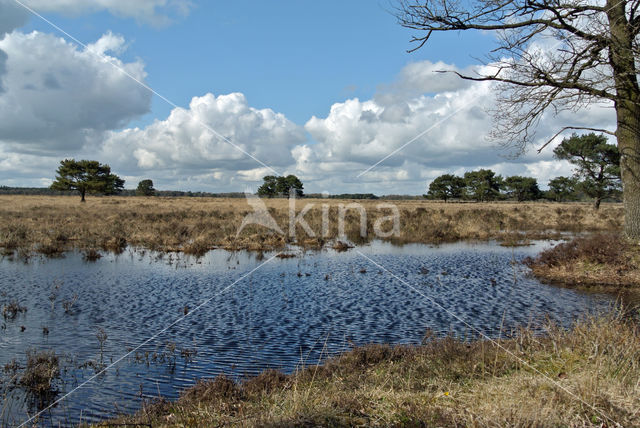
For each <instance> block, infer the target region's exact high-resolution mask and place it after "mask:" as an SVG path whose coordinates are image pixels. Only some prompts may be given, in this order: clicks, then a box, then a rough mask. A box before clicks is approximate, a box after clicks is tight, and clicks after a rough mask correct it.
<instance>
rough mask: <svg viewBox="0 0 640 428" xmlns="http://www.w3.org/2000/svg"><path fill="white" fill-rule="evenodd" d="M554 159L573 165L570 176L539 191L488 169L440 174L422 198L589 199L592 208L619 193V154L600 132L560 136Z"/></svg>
mask: <svg viewBox="0 0 640 428" xmlns="http://www.w3.org/2000/svg"><path fill="white" fill-rule="evenodd" d="M553 153H554V157H555V158H556V159H561V160H567V161H569V162H570V163H571V164H573V165H574V167H575V169H574V174H573V176H572V177H562V176H561V177H556V178H554V179H552V180H551V181H549V190H547V191H544V192H543V191H541V190H540V188H539V186H538V180H537V179H536V178H533V177H523V176H519V175H515V176H511V177H506V178H503V177H502V176H500V175H496V173H495V172H493V171H491V170H490V169H480V170H477V171H469V172H466V173H465V174H464V176H462V177H459V176H456V175H453V174H444V175H441V176H439V177H437V178H436V179H435V180H433V181H432V182H431V184H429V189H428V192H427V194H426V195H424V196H425V197H427V198H429V199H440V200H444V201H445V202H446V201H448V200H450V199H462V200H475V201H481V202H487V201H496V200H505V199H510V200H516V201H520V202H521V201H533V200H537V199H549V200H553V201H575V200H580V199H584V198H590V199H593V204H594V207H595V208H596V209H598V208H599V207H600V203H601V202H602V200H603V199H607V198H619V197H620V196H621V189H622V186H621V180H620V154H619V152H618V148H617V146H615V145H613V144H609V143H608V142H607V138H606V137H605V136H604V135H596V134H594V133H590V134H586V135H581V136H578V135H576V134H573V135H572V136H571V137H570V138H566V139H564V140H563V141H562V142H561V143H560V144H559V145H558V146H557V147H556V148H555V149H554V151H553Z"/></svg>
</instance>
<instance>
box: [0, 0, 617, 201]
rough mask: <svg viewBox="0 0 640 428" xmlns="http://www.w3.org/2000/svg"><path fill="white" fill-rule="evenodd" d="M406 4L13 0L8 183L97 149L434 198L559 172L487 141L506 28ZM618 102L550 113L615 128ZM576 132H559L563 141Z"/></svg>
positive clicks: (562, 167)
mask: <svg viewBox="0 0 640 428" xmlns="http://www.w3.org/2000/svg"><path fill="white" fill-rule="evenodd" d="M392 12H393V0H382V1H376V0H350V1H348V2H344V1H334V0H326V1H323V2H317V1H307V0H280V1H277V2H265V1H257V0H256V1H254V0H246V1H244V2H223V1H217V0H210V1H205V0H137V1H131V0H91V1H89V0H0V185H5V186H35V187H41V186H48V185H49V184H50V183H51V182H52V180H53V178H54V176H55V170H56V168H57V166H58V164H59V162H60V160H62V159H65V158H75V159H95V160H99V161H100V162H102V163H107V164H109V165H110V166H111V168H112V171H113V172H115V173H116V174H118V175H120V176H121V177H122V178H124V179H125V180H126V184H125V187H126V188H135V187H136V185H137V183H138V181H140V180H142V179H147V178H149V179H152V180H153V182H154V185H155V187H156V188H158V189H163V190H164V189H166V190H169V189H172V190H191V191H210V192H231V191H238V192H242V191H246V190H256V189H257V187H258V186H259V185H260V183H261V182H262V177H264V176H265V175H276V174H277V175H286V174H295V175H297V176H298V177H299V178H300V179H301V180H302V182H303V183H304V185H305V191H306V192H307V193H317V192H329V193H334V194H335V193H347V192H354V193H375V194H378V195H381V194H416V195H419V194H423V193H425V192H426V189H427V186H428V183H429V182H430V181H431V180H433V179H434V178H435V177H437V176H438V175H441V174H444V173H454V174H459V175H462V174H464V172H465V171H471V170H474V169H478V168H491V169H493V170H494V171H496V172H498V173H500V174H502V175H504V176H508V175H527V176H534V177H536V178H538V180H539V183H540V185H541V187H542V188H545V187H546V184H547V182H548V181H549V179H551V178H553V177H556V176H559V175H570V174H571V172H572V170H571V167H570V165H569V164H568V163H566V162H565V161H556V160H554V159H553V153H552V149H553V144H552V145H551V146H550V147H548V148H547V149H546V150H544V151H543V152H542V153H540V154H538V153H537V152H536V150H535V149H536V148H537V147H533V146H532V147H531V148H530V150H528V151H527V152H526V153H524V154H523V155H522V156H520V157H517V158H513V157H512V156H510V154H511V153H512V151H510V150H508V149H505V148H503V147H501V146H500V145H498V144H496V142H495V141H491V140H489V139H488V138H487V135H488V133H489V131H490V130H491V127H492V119H491V115H490V114H489V113H488V110H489V109H490V108H491V107H492V106H493V105H495V88H494V87H493V86H492V84H491V83H488V82H469V81H464V80H461V79H459V78H457V77H456V76H454V75H452V74H441V73H436V71H437V70H442V69H447V70H464V71H472V70H473V69H474V67H478V66H481V60H482V58H483V55H484V54H485V53H487V52H488V51H489V50H490V49H491V48H492V47H495V44H494V39H493V37H494V36H493V35H492V34H490V33H481V32H474V33H466V32H457V33H450V34H437V35H436V36H434V37H433V38H432V39H431V40H430V41H429V42H428V43H427V44H426V45H425V46H424V47H423V48H421V49H419V50H417V51H415V52H413V53H409V52H407V51H408V50H409V49H411V48H413V47H415V45H412V44H411V43H410V40H411V37H412V36H414V35H418V36H420V33H417V32H415V31H414V30H408V29H405V28H403V27H401V26H400V25H398V23H397V22H396V18H395V17H394V16H393V13H392ZM614 119H615V118H614V116H613V111H612V109H610V108H604V107H598V106H593V107H591V108H588V109H586V110H582V111H579V112H563V113H561V114H560V115H558V116H557V117H554V116H551V115H547V116H545V118H543V120H542V122H541V123H540V125H539V128H538V132H537V138H538V141H537V144H534V146H535V145H542V144H543V143H544V142H545V141H546V140H548V139H549V138H550V137H551V136H553V135H554V134H555V133H556V132H557V131H558V130H559V129H560V128H561V127H562V126H565V125H578V126H593V127H599V128H608V129H612V127H614V126H615V120H614ZM561 138H562V136H561V137H559V138H558V139H556V140H555V142H554V144H557V143H558V142H559V141H560V140H561Z"/></svg>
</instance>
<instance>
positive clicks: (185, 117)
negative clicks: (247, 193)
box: [103, 93, 306, 181]
mask: <svg viewBox="0 0 640 428" xmlns="http://www.w3.org/2000/svg"><path fill="white" fill-rule="evenodd" d="M220 136H224V137H225V139H227V140H228V141H230V142H231V143H232V144H230V143H229V142H227V141H225V140H223V139H222V138H220ZM305 139H306V137H305V135H304V132H303V130H302V128H301V127H300V126H298V125H296V124H294V123H293V122H291V121H289V120H288V119H287V118H286V117H285V116H284V115H283V114H281V113H276V112H274V111H273V110H271V109H256V108H254V107H251V106H249V104H248V102H247V100H246V98H245V96H244V95H243V94H240V93H231V94H228V95H219V96H217V97H216V96H215V95H213V94H206V95H204V96H202V97H194V98H193V99H192V100H191V103H190V105H189V109H184V108H175V109H174V110H172V111H171V113H170V115H169V117H168V118H167V119H165V120H156V121H155V122H153V123H152V124H150V125H149V126H147V127H145V128H144V129H139V128H135V129H126V130H123V131H117V132H112V133H110V135H109V137H108V138H107V140H106V142H105V144H104V147H103V152H104V154H105V156H107V157H110V158H112V159H113V163H114V164H115V163H117V164H119V165H120V166H121V168H125V169H126V170H127V171H132V172H133V171H136V170H138V171H139V170H150V169H153V170H155V171H158V172H160V171H172V173H175V172H180V173H184V174H189V175H197V174H205V175H206V173H212V172H216V171H226V173H227V174H230V175H232V176H234V177H236V178H237V179H239V180H248V181H255V180H256V179H260V178H261V177H262V176H263V175H266V174H273V172H272V171H269V170H268V169H266V168H263V167H261V166H260V164H259V163H258V162H256V160H254V159H252V158H251V157H249V156H247V155H246V154H244V153H243V152H242V151H245V152H247V153H249V154H251V155H252V156H254V157H255V158H256V159H259V160H260V161H262V162H264V163H265V164H266V165H269V166H271V167H273V168H275V169H279V168H281V167H286V166H288V165H290V164H292V163H293V158H292V156H291V149H292V148H293V147H294V146H295V145H297V144H300V143H302V142H304V141H305ZM240 149H241V150H242V151H241V150H240ZM256 168H258V169H256ZM256 171H257V172H256ZM162 174H164V172H162ZM255 174H261V175H259V177H257V176H256V175H255Z"/></svg>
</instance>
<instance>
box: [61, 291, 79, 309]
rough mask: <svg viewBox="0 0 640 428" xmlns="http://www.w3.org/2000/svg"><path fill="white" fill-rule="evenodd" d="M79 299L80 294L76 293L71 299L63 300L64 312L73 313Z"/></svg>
mask: <svg viewBox="0 0 640 428" xmlns="http://www.w3.org/2000/svg"><path fill="white" fill-rule="evenodd" d="M77 301H78V294H77V293H74V294H73V296H71V298H70V299H66V300H63V301H62V307H63V308H64V312H65V313H66V314H72V313H73V306H74V305H75V304H76V302H77Z"/></svg>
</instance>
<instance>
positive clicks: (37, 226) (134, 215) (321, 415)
mask: <svg viewBox="0 0 640 428" xmlns="http://www.w3.org/2000/svg"><path fill="white" fill-rule="evenodd" d="M264 202H265V203H266V206H267V208H268V209H269V213H270V214H271V216H272V217H273V218H274V219H275V220H276V222H277V223H278V225H279V227H280V228H281V229H282V230H283V231H284V232H285V233H284V234H280V233H275V232H273V231H269V230H267V229H265V228H262V227H260V226H248V227H246V228H245V229H244V230H243V231H242V232H241V233H240V234H237V231H238V229H239V228H240V226H241V224H242V220H243V218H244V217H245V215H246V214H249V213H251V212H253V209H252V208H251V206H249V204H248V203H247V201H246V200H244V199H223V198H142V197H140V198H134V197H126V198H125V197H103V198H99V197H91V198H88V199H87V202H86V203H83V204H81V203H80V202H79V198H77V197H45V196H0V246H1V247H3V251H4V253H5V254H11V257H24V258H28V257H29V256H30V255H32V254H35V253H40V254H44V255H48V256H57V255H61V254H63V253H64V251H67V250H72V249H76V250H80V251H84V252H85V253H86V254H92V252H100V251H116V252H118V251H120V250H122V249H123V248H125V247H126V246H133V247H139V248H145V249H152V250H157V251H182V252H185V253H191V254H202V253H203V252H206V251H207V250H209V249H211V248H226V249H231V250H233V249H249V250H256V251H261V250H278V249H282V248H284V247H286V246H287V244H292V243H294V240H293V238H292V237H290V236H288V234H287V233H286V232H288V224H289V202H288V201H287V200H285V199H270V200H264ZM355 202H357V203H359V204H360V205H361V206H362V207H363V208H364V210H365V211H366V214H367V218H366V223H365V229H366V231H367V236H366V237H365V238H362V237H361V236H360V232H361V230H360V226H361V223H360V221H361V218H360V212H358V211H357V210H355V209H350V210H348V211H347V212H346V215H345V216H344V218H345V220H344V231H345V235H346V240H349V241H351V242H352V243H354V244H359V243H363V242H366V241H367V240H369V239H374V238H375V234H374V233H373V232H374V225H375V224H376V222H377V221H378V220H379V219H382V218H383V217H386V216H389V215H391V214H392V212H391V211H390V209H388V207H387V208H385V207H384V206H383V207H381V206H379V205H380V204H393V205H395V206H396V207H397V209H398V213H399V220H400V227H399V234H398V236H394V237H389V238H386V239H392V240H393V241H394V242H396V243H398V244H401V243H413V242H417V243H429V244H434V243H441V242H451V241H457V240H465V239H466V240H485V239H496V240H499V241H501V242H502V243H503V244H504V245H523V244H526V243H527V241H528V240H530V239H537V238H541V239H544V238H564V237H566V238H570V237H572V236H574V235H578V236H579V237H578V239H576V240H573V241H569V242H567V243H565V244H560V246H557V247H556V249H555V250H554V249H552V250H550V251H547V252H544V253H542V254H540V255H539V256H538V257H537V258H536V259H533V260H529V261H528V264H529V265H530V267H531V268H532V271H533V273H534V274H536V275H538V276H540V277H542V278H545V279H548V280H550V281H555V282H558V281H559V282H562V283H564V284H566V285H571V286H572V285H576V284H577V285H581V286H585V285H590V286H593V285H596V286H597V285H603V284H604V285H606V286H607V287H608V290H609V291H613V290H618V289H620V288H621V287H622V286H626V287H634V286H637V285H639V284H638V278H640V275H639V274H638V268H637V266H638V265H639V264H640V263H638V261H639V260H640V258H638V249H637V248H636V247H637V246H634V245H632V244H630V243H628V242H626V241H624V240H623V239H622V238H621V237H620V235H619V231H620V230H621V227H622V223H623V210H622V206H621V205H620V204H604V205H603V206H602V207H601V208H600V210H598V211H594V210H593V208H592V206H591V205H590V204H578V203H570V204H560V203H543V202H538V203H447V204H445V203H437V202H427V201H349V200H324V199H299V200H297V201H296V206H297V211H298V212H299V211H300V210H302V208H303V207H304V205H306V204H314V206H313V207H312V208H311V209H310V210H309V211H308V212H307V213H306V214H305V216H304V218H305V220H306V222H307V223H308V224H309V226H310V228H311V229H312V230H313V231H314V232H315V235H316V236H315V237H313V236H309V235H308V234H307V232H306V231H304V230H303V229H302V228H301V227H297V229H296V234H295V235H296V237H297V241H295V243H297V244H299V245H303V246H306V247H311V248H319V247H322V246H325V245H336V243H337V242H338V241H339V240H341V239H345V237H343V236H339V233H338V230H339V222H338V217H339V215H338V214H339V210H340V205H341V204H342V205H343V206H345V205H348V204H350V203H355ZM323 204H328V205H329V216H328V217H329V227H328V229H327V233H326V234H325V235H324V236H322V217H323V215H322V213H323ZM391 226H392V225H391V224H390V222H389V221H387V222H386V223H383V224H382V229H383V230H385V231H388V230H390V229H391ZM637 319H638V310H637V308H634V307H627V308H624V310H623V309H619V308H616V309H614V310H612V312H611V313H610V314H608V315H607V314H604V315H599V316H595V317H586V318H584V319H582V320H580V321H578V322H576V324H575V325H573V326H572V327H571V328H569V329H564V328H561V327H559V326H557V325H553V324H551V323H549V324H547V325H545V326H543V329H542V331H543V332H544V334H540V329H536V330H529V329H522V330H519V331H515V332H513V334H511V335H509V336H506V337H503V338H501V339H498V340H497V341H489V340H484V339H476V340H471V341H465V340H460V339H457V338H453V337H433V336H429V335H428V334H427V335H425V339H424V341H423V344H422V345H412V346H407V345H369V346H364V347H356V348H354V349H352V350H351V351H349V352H347V353H345V354H342V355H339V356H335V357H333V358H330V359H329V360H327V361H325V362H323V363H321V364H320V365H317V366H315V365H314V366H310V367H306V368H301V369H300V370H299V371H297V372H295V373H292V374H282V373H279V372H275V371H267V372H264V373H262V374H261V375H259V376H258V377H256V378H253V379H248V380H246V381H244V382H241V383H237V382H234V381H232V380H230V379H228V378H225V377H223V376H221V377H217V378H214V379H203V380H200V381H198V382H197V384H196V385H195V386H193V387H192V388H189V389H187V390H185V391H184V392H183V393H182V395H181V398H179V399H178V400H177V401H174V402H165V401H162V400H160V401H157V402H153V403H151V402H150V403H147V404H146V405H145V406H143V408H142V409H141V410H140V411H139V412H138V413H136V414H135V415H129V416H123V417H122V418H121V419H119V420H114V421H112V422H114V423H128V424H133V423H138V424H143V425H144V424H147V425H150V426H221V425H229V426H237V425H240V426H318V425H322V426H325V425H328V426H354V425H358V426H576V427H577V426H580V427H584V426H599V427H601V426H640V412H638V410H637V409H640V391H639V389H638V384H639V382H640V360H639V359H638V355H640V329H639V328H638V324H637ZM534 331H535V332H534Z"/></svg>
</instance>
